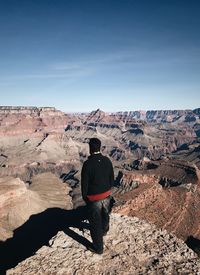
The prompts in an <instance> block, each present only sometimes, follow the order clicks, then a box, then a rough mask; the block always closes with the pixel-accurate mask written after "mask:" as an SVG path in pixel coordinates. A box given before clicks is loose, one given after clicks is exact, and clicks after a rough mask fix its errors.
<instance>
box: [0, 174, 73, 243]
mask: <svg viewBox="0 0 200 275" xmlns="http://www.w3.org/2000/svg"><path fill="white" fill-rule="evenodd" d="M70 190H71V188H69V187H68V186H67V184H64V183H62V181H61V180H60V179H58V178H57V177H56V176H55V175H53V174H52V173H43V174H40V175H37V176H35V177H34V178H33V182H32V184H31V185H30V186H27V185H26V184H25V183H24V182H23V181H21V180H20V179H18V178H17V179H15V178H12V177H6V178H1V179H0V240H4V241H5V240H6V239H8V238H10V237H12V234H13V230H14V229H16V228H17V227H19V226H20V225H22V224H23V223H24V222H25V221H27V220H28V219H29V217H30V216H31V215H33V214H36V213H40V212H42V211H44V210H45V209H47V208H50V207H60V208H63V209H72V208H73V205H72V201H71V197H70V196H69V192H70Z"/></svg>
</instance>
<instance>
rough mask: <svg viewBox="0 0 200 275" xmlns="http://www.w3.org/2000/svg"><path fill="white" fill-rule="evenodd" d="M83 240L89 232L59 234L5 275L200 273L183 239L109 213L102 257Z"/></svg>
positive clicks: (139, 221)
mask: <svg viewBox="0 0 200 275" xmlns="http://www.w3.org/2000/svg"><path fill="white" fill-rule="evenodd" d="M69 230H70V231H69ZM69 232H71V233H69ZM83 237H84V238H87V239H89V240H90V235H89V231H88V230H87V231H85V232H84V233H83V232H81V231H80V230H79V229H77V228H72V227H71V228H70V229H68V231H66V232H65V233H64V232H63V231H59V232H58V233H57V235H55V236H54V237H53V238H52V239H51V240H50V241H49V246H43V247H41V248H40V249H39V250H38V251H37V252H36V254H35V255H34V256H32V257H30V258H28V259H26V260H24V261H23V262H21V263H19V264H18V265H17V266H16V267H15V268H13V269H10V270H8V271H7V273H6V274H7V275H14V274H24V275H26V274H28V275H31V274H34V275H36V274H43V275H45V274H58V275H62V274H63V275H64V274H65V275H67V274H76V275H78V274H81V275H82V274H93V275H95V274H98V275H99V274H127V275H128V274H200V271H199V270H200V260H199V259H198V258H197V256H196V254H195V253H194V252H193V251H192V250H190V249H189V248H188V247H187V245H186V244H185V243H184V242H183V241H182V240H179V239H178V238H176V237H175V236H174V235H172V234H168V233H167V231H166V230H157V229H156V228H155V226H154V225H150V224H148V223H147V222H145V221H142V220H139V219H138V218H136V217H133V218H131V217H127V216H122V215H119V214H111V223H110V231H109V233H108V234H107V236H105V237H104V243H105V249H104V254H103V255H96V254H93V253H92V252H90V251H88V250H87V249H86V247H85V246H83V245H82V244H80V240H82V239H83ZM77 240H79V241H77Z"/></svg>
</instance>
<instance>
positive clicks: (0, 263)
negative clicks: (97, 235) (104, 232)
mask: <svg viewBox="0 0 200 275" xmlns="http://www.w3.org/2000/svg"><path fill="white" fill-rule="evenodd" d="M86 219H87V209H86V206H82V207H79V208H77V209H74V210H64V209H60V208H50V209H47V210H45V211H44V212H42V213H39V214H36V215H32V216H31V217H30V219H29V220H28V221H27V222H26V223H24V224H23V225H22V226H20V227H19V228H17V229H16V230H15V231H14V235H13V237H12V238H11V239H8V240H6V241H5V242H2V241H0V274H5V273H6V270H7V269H10V268H13V267H15V266H16V265H17V264H18V263H19V262H21V261H23V260H24V259H26V258H28V257H30V256H32V255H34V254H35V252H36V251H37V250H38V249H39V248H41V247H42V246H43V245H47V246H48V245H49V240H50V239H51V238H52V237H53V236H54V235H56V233H57V232H58V231H60V230H62V231H64V232H65V233H66V234H67V235H68V236H70V237H71V238H73V239H74V240H76V241H78V242H79V243H80V244H82V245H84V246H85V247H88V246H91V242H90V241H89V240H87V239H86V238H84V237H83V236H81V235H79V234H77V233H76V232H74V231H73V230H71V229H70V228H69V227H77V228H79V229H80V230H84V229H89V224H88V223H86V222H84V220H86Z"/></svg>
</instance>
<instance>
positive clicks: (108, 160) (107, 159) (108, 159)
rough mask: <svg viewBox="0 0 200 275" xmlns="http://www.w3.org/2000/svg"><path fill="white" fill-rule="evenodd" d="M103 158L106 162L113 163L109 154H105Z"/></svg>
mask: <svg viewBox="0 0 200 275" xmlns="http://www.w3.org/2000/svg"><path fill="white" fill-rule="evenodd" d="M102 157H103V159H104V160H105V161H106V162H109V163H112V162H111V160H110V158H109V157H108V156H104V155H102Z"/></svg>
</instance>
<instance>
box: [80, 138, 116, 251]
mask: <svg viewBox="0 0 200 275" xmlns="http://www.w3.org/2000/svg"><path fill="white" fill-rule="evenodd" d="M89 148H90V156H89V157H88V159H87V160H86V161H85V162H84V164H83V168H82V171H81V191H82V197H83V199H84V201H85V202H86V204H87V207H88V219H89V223H90V234H91V238H92V241H93V247H88V249H89V250H90V251H92V252H95V253H97V254H102V253H103V236H104V235H106V233H107V232H108V230H109V213H110V211H111V206H110V202H111V187H112V186H113V182H114V172H113V166H112V163H111V161H110V159H109V158H108V157H106V156H103V155H102V154H101V153H100V149H101V141H100V140H99V139H98V138H91V139H90V142H89Z"/></svg>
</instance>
